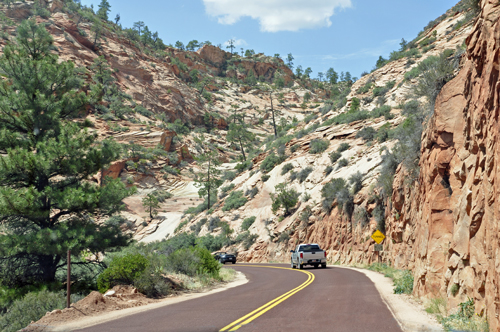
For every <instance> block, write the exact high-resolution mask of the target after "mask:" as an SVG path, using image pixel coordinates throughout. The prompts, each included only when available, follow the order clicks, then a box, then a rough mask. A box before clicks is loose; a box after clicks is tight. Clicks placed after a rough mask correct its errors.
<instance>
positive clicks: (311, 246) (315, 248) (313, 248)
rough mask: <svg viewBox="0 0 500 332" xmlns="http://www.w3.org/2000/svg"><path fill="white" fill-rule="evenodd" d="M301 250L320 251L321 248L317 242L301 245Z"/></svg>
mask: <svg viewBox="0 0 500 332" xmlns="http://www.w3.org/2000/svg"><path fill="white" fill-rule="evenodd" d="M299 250H300V251H304V252H308V251H320V250H321V249H320V248H319V246H318V245H317V244H307V245H304V246H300V249H299Z"/></svg>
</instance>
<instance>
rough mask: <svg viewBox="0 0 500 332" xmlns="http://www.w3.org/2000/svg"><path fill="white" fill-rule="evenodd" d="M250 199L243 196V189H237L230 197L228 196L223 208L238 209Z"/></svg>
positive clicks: (228, 209) (225, 209) (226, 209)
mask: <svg viewBox="0 0 500 332" xmlns="http://www.w3.org/2000/svg"><path fill="white" fill-rule="evenodd" d="M247 201H248V199H247V198H246V197H245V196H243V191H241V190H236V191H232V192H231V194H229V197H228V198H226V202H225V204H224V207H223V208H222V211H230V210H234V209H237V208H239V207H241V206H243V205H245V203H246V202H247Z"/></svg>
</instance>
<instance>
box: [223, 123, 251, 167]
mask: <svg viewBox="0 0 500 332" xmlns="http://www.w3.org/2000/svg"><path fill="white" fill-rule="evenodd" d="M226 139H227V141H228V142H234V143H238V144H239V145H240V150H241V154H242V156H243V161H246V160H247V158H246V156H245V148H248V146H249V145H250V143H252V141H253V140H254V139H255V136H254V134H252V133H251V132H249V131H248V130H247V128H246V126H245V124H244V123H231V124H230V125H229V131H228V132H227V136H226Z"/></svg>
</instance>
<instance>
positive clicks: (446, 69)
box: [415, 54, 455, 105]
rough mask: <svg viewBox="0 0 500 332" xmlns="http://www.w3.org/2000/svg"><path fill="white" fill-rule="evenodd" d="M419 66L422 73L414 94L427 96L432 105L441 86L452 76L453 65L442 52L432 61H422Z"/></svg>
mask: <svg viewBox="0 0 500 332" xmlns="http://www.w3.org/2000/svg"><path fill="white" fill-rule="evenodd" d="M426 60H427V59H426ZM419 67H421V68H422V75H421V77H420V78H419V81H418V85H417V86H416V88H415V95H416V96H417V97H422V96H424V97H427V99H428V100H429V102H430V103H431V105H434V102H435V101H436V97H437V95H438V94H439V92H440V91H441V89H442V88H443V86H444V85H445V84H446V83H447V82H449V81H450V80H451V79H452V78H453V77H454V75H455V74H454V71H455V67H454V65H453V62H452V61H451V60H448V59H447V58H446V57H445V55H444V54H441V55H440V56H439V57H437V59H435V60H434V61H431V62H426V61H423V62H422V63H421V64H419Z"/></svg>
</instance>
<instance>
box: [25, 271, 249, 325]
mask: <svg viewBox="0 0 500 332" xmlns="http://www.w3.org/2000/svg"><path fill="white" fill-rule="evenodd" d="M247 282H248V279H247V278H246V276H245V275H244V274H243V273H241V272H238V271H236V278H235V279H234V280H233V281H231V282H229V283H227V284H225V285H223V286H222V287H218V288H215V289H211V290H208V291H204V292H200V293H190V294H184V295H180V296H176V297H171V298H166V299H163V300H161V301H159V302H156V303H151V304H147V305H144V306H140V307H133V308H127V309H123V310H117V311H112V312H106V313H103V314H99V315H95V316H92V317H85V318H83V319H78V320H75V321H71V322H65V323H63V324H54V325H51V326H43V331H51V332H56V331H74V330H77V329H83V328H87V327H91V326H95V325H98V324H102V323H106V322H109V321H112V320H116V319H120V318H122V317H125V316H130V315H134V314H138V313H141V312H145V311H148V310H153V309H158V308H162V307H166V306H169V305H172V304H176V303H180V302H184V301H188V300H192V299H197V298H200V297H204V296H208V295H212V294H215V293H219V292H223V291H225V290H228V289H230V288H234V287H238V286H241V285H244V284H246V283H247ZM40 327H41V326H40ZM28 328H35V329H36V326H34V324H31V325H30V326H29V327H28ZM30 330H31V329H30Z"/></svg>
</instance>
